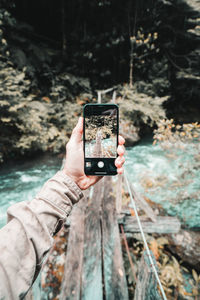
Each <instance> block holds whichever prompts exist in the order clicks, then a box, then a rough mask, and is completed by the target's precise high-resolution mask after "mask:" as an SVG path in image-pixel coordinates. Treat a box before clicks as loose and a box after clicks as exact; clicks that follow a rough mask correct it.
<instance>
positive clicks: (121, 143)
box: [118, 135, 125, 145]
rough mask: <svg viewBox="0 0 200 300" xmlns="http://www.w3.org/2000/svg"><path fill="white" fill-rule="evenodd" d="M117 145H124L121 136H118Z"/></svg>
mask: <svg viewBox="0 0 200 300" xmlns="http://www.w3.org/2000/svg"><path fill="white" fill-rule="evenodd" d="M118 143H119V145H123V144H124V143H125V139H124V138H123V136H121V135H119V136H118Z"/></svg>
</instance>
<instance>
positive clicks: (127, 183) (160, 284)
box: [124, 170, 167, 300]
mask: <svg viewBox="0 0 200 300" xmlns="http://www.w3.org/2000/svg"><path fill="white" fill-rule="evenodd" d="M124 177H125V181H126V185H127V188H128V192H129V195H130V198H131V203H132V205H133V209H134V212H135V216H136V219H137V222H138V226H139V229H140V232H141V235H142V239H143V241H144V245H145V248H146V251H147V255H148V257H149V260H150V263H151V267H152V269H153V271H154V274H155V276H156V280H157V282H158V284H159V287H160V291H161V293H162V296H163V299H164V300H167V298H166V295H165V292H164V289H163V287H162V283H161V282H160V278H159V276H158V272H157V270H156V267H155V264H154V262H153V259H152V257H151V253H150V250H149V246H148V244H147V241H146V238H145V235H144V231H143V229H142V224H141V222H140V218H139V216H138V213H137V208H136V205H135V201H134V200H133V195H132V192H131V188H130V184H129V181H128V179H127V176H126V171H125V170H124Z"/></svg>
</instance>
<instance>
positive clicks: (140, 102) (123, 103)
mask: <svg viewBox="0 0 200 300" xmlns="http://www.w3.org/2000/svg"><path fill="white" fill-rule="evenodd" d="M121 95H122V98H121V100H119V101H118V103H119V105H120V113H121V116H122V118H123V119H130V120H132V122H133V124H134V125H135V126H137V127H141V126H142V124H146V125H149V126H150V127H152V126H154V125H155V124H157V123H158V122H159V120H160V119H163V118H165V110H164V108H163V103H164V102H165V101H167V99H168V96H165V97H151V96H147V95H146V94H143V93H138V92H137V90H136V89H135V88H130V87H129V86H128V85H124V86H123V88H122V90H121Z"/></svg>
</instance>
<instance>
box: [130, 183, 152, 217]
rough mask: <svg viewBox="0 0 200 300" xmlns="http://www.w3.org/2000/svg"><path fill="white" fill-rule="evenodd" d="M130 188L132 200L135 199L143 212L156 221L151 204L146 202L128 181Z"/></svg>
mask: <svg viewBox="0 0 200 300" xmlns="http://www.w3.org/2000/svg"><path fill="white" fill-rule="evenodd" d="M130 188H131V192H132V195H133V197H134V200H135V201H136V204H137V205H138V206H139V207H140V208H141V209H142V210H143V211H144V212H145V214H146V215H147V216H148V217H149V218H150V219H151V220H152V221H153V222H156V219H157V216H156V214H155V212H154V211H153V209H152V208H151V206H150V205H149V204H148V203H147V201H146V200H145V199H144V197H142V195H140V194H139V193H137V192H136V190H135V189H134V187H133V185H132V184H131V183H130Z"/></svg>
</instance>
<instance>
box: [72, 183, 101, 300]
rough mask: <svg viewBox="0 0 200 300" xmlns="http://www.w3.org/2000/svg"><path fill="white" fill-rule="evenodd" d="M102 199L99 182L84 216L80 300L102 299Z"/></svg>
mask: <svg viewBox="0 0 200 300" xmlns="http://www.w3.org/2000/svg"><path fill="white" fill-rule="evenodd" d="M102 197H103V182H102V180H101V181H99V182H98V183H97V184H96V185H95V186H94V188H93V196H92V199H91V200H90V202H89V204H88V207H87V212H86V216H85V244H84V255H83V269H82V287H81V300H84V299H85V300H94V299H95V300H102V299H103V287H102V251H101V227H100V222H101V221H100V220H101V213H100V212H101V205H102ZM75 249H76V248H75Z"/></svg>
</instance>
